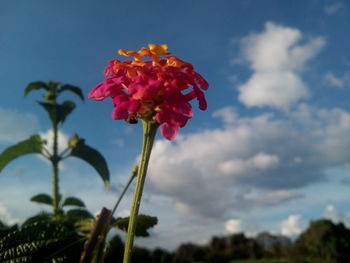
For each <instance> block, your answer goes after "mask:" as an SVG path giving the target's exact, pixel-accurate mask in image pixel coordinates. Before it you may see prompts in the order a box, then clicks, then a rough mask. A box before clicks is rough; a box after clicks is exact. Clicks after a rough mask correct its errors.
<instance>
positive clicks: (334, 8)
mask: <svg viewBox="0 0 350 263" xmlns="http://www.w3.org/2000/svg"><path fill="white" fill-rule="evenodd" d="M343 8H344V4H343V3H341V2H336V3H334V4H331V5H328V6H326V7H325V8H324V12H325V13H326V14H327V15H334V14H336V13H338V12H339V11H340V10H342V9H343Z"/></svg>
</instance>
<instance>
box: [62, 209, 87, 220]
mask: <svg viewBox="0 0 350 263" xmlns="http://www.w3.org/2000/svg"><path fill="white" fill-rule="evenodd" d="M66 217H67V220H69V221H73V222H77V221H79V220H84V219H94V216H93V215H92V214H91V213H90V212H89V211H88V210H86V209H83V208H79V209H71V210H68V211H67V213H66Z"/></svg>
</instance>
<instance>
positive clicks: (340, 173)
mask: <svg viewBox="0 0 350 263" xmlns="http://www.w3.org/2000/svg"><path fill="white" fill-rule="evenodd" d="M349 12H350V3H349V2H348V1H345V0H344V1H337V0H308V1H292V0H285V1H278V0H274V1H273V0H266V1H257V0H256V1H253V0H241V1H238V0H237V1H228V0H222V1H209V0H208V1H197V0H186V1H182V0H180V1H160V0H159V1H147V2H142V1H100V2H97V1H92V0H86V1H74V2H72V1H67V0H62V1H56V2H50V3H48V2H47V1H31V2H28V1H2V2H1V3H0V79H1V86H2V87H1V91H2V96H1V97H0V121H1V129H0V150H3V149H5V148H6V147H8V146H10V145H12V144H14V143H16V142H17V141H19V140H22V139H25V138H27V137H29V136H30V135H32V134H35V133H40V134H42V135H43V136H44V135H45V134H47V133H48V129H49V127H50V123H49V121H48V119H47V116H46V114H45V113H44V112H43V111H42V110H41V109H40V108H39V107H38V106H37V105H36V103H35V100H36V99H39V98H40V93H39V92H38V93H37V94H34V93H32V94H30V96H28V98H25V99H24V98H23V89H24V88H25V86H26V85H27V84H28V83H29V82H31V81H36V80H43V81H49V80H55V81H59V82H62V83H70V84H73V85H76V86H79V87H81V88H82V90H83V92H84V94H85V95H87V93H88V92H89V91H90V90H91V88H92V87H94V86H95V85H97V84H98V83H99V82H100V81H102V79H103V75H102V71H103V69H104V67H105V66H106V64H107V61H108V60H110V59H113V58H118V55H117V50H118V49H120V48H122V49H126V50H137V49H139V48H140V47H142V46H146V45H147V44H148V43H156V44H163V43H166V44H168V46H169V51H171V52H172V54H174V55H176V56H178V57H180V58H181V59H184V60H186V61H189V62H191V63H193V65H194V66H195V68H196V70H197V71H198V72H199V73H201V74H202V75H203V76H204V77H205V78H206V79H207V80H208V82H209V84H210V89H209V90H208V91H207V92H206V97H207V101H208V105H209V107H208V110H207V111H205V112H201V111H198V110H195V116H194V118H193V119H192V120H190V121H189V123H188V124H187V126H186V127H185V128H183V129H181V130H180V133H179V136H178V137H177V139H176V140H175V141H174V142H169V141H165V140H164V139H163V138H161V137H160V136H159V137H158V139H157V141H156V144H155V146H154V152H153V155H152V159H151V165H150V171H149V176H148V178H147V183H146V188H145V194H144V200H143V203H142V207H141V212H143V213H147V214H151V215H156V216H158V218H159V220H160V221H159V224H158V225H157V226H156V227H155V228H154V230H153V232H152V233H153V234H152V237H151V238H148V239H139V240H137V244H139V245H145V246H149V247H155V246H163V247H166V248H169V249H172V248H175V247H176V246H177V245H178V244H179V243H180V242H186V241H192V242H197V243H204V242H206V241H207V240H208V239H209V238H210V236H212V235H224V234H228V233H234V232H239V231H244V232H246V233H247V234H249V235H253V234H254V233H257V232H259V231H264V230H268V231H271V232H274V233H283V234H286V235H290V236H293V235H296V234H298V233H300V231H302V230H303V229H304V228H305V227H306V226H307V223H308V221H309V220H312V219H316V218H321V217H327V218H331V219H332V220H334V221H336V222H338V221H342V222H344V223H346V224H347V225H350V214H349V213H350V204H349V200H350V191H349V187H350V178H349V176H350V175H349V169H350V168H349V160H350V150H349V149H350V139H349V136H348V134H349V133H350V106H349V98H350V96H349V94H350V93H349V89H350V52H349V46H350V36H349V34H348V28H349V25H350V14H349ZM66 98H68V97H66ZM72 99H74V98H72ZM76 102H77V104H78V107H77V109H76V110H75V112H74V113H73V114H72V115H71V116H70V118H69V119H68V120H67V122H66V123H65V125H64V126H63V128H62V144H64V143H65V140H64V138H66V137H67V136H68V137H69V136H70V135H72V134H73V133H75V132H77V133H79V134H80V135H81V136H82V137H84V138H86V140H87V143H88V144H89V145H91V146H93V147H95V148H97V149H98V150H99V151H100V152H101V153H102V154H103V155H104V156H105V157H106V159H107V161H108V163H109V166H110V170H111V174H112V178H111V180H112V191H111V192H109V193H105V192H104V190H103V184H102V181H101V180H100V179H99V178H98V176H97V175H96V174H95V172H94V170H93V169H92V168H90V167H89V166H87V165H85V164H84V163H81V162H80V161H79V160H67V162H65V163H64V164H63V166H62V172H61V190H62V192H63V194H64V195H75V196H78V197H80V198H82V199H83V200H84V201H85V202H86V204H87V206H88V207H89V209H90V210H91V211H93V212H97V211H99V210H100V208H101V207H102V206H107V207H112V206H113V203H114V201H115V200H116V197H117V195H118V192H120V190H121V187H122V186H123V184H124V183H125V182H126V180H127V177H128V175H129V172H130V169H131V167H132V165H133V164H134V163H135V161H136V158H137V156H138V154H139V151H140V147H141V145H140V144H141V127H140V125H134V126H131V125H129V124H127V123H124V122H123V121H115V120H112V119H111V111H112V103H111V102H110V101H108V100H106V101H104V102H96V101H89V100H86V102H85V103H81V102H79V101H76ZM193 106H194V108H197V105H196V103H195V102H194V105H193ZM50 182H51V179H50V168H49V166H48V165H47V163H45V162H43V160H41V159H40V158H37V157H36V156H25V157H23V158H21V159H18V160H16V161H14V162H13V163H11V165H9V166H8V167H6V169H4V171H3V172H2V173H1V174H0V189H1V190H0V218H1V219H2V220H6V221H8V222H15V221H21V220H23V219H24V218H25V217H27V216H30V215H33V214H35V213H36V212H38V211H40V210H42V209H44V207H41V206H39V205H36V204H33V203H30V201H29V198H30V197H31V196H33V195H34V194H36V193H38V192H47V193H50V189H51V187H50ZM130 203H131V192H130V193H129V194H128V195H127V196H126V199H125V200H124V201H123V202H122V204H121V207H120V210H119V212H118V213H119V215H127V213H128V209H129V207H130Z"/></svg>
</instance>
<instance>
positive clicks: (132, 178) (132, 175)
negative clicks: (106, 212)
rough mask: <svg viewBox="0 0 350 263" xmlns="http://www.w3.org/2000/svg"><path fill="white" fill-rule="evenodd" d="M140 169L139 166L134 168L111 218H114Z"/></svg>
mask: <svg viewBox="0 0 350 263" xmlns="http://www.w3.org/2000/svg"><path fill="white" fill-rule="evenodd" d="M138 169H139V167H138V166H137V165H135V166H134V168H133V169H132V172H131V175H130V177H129V180H128V182H127V183H126V185H125V187H124V189H123V191H122V193H121V194H120V196H119V198H118V200H117V202H116V203H115V205H114V207H113V209H112V212H111V217H112V216H113V214H114V213H115V211H116V210H117V207H118V206H119V203H120V201H121V200H122V198H123V197H124V194H125V193H126V191H127V190H128V188H129V186H130V184H131V182H132V181H133V180H134V178H135V177H136V176H137V171H138Z"/></svg>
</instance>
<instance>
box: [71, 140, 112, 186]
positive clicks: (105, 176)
mask: <svg viewBox="0 0 350 263" xmlns="http://www.w3.org/2000/svg"><path fill="white" fill-rule="evenodd" d="M70 146H71V147H72V151H71V153H70V156H73V157H76V158H79V159H81V160H84V161H85V162H87V163H88V164H90V165H91V166H92V167H93V168H95V170H96V171H97V172H98V174H99V175H100V177H101V178H102V180H103V182H104V183H105V186H106V189H109V169H108V166H107V162H106V160H105V158H104V157H103V156H102V155H101V154H100V153H99V152H98V151H96V150H95V149H94V148H92V147H90V146H88V145H86V144H85V140H84V139H81V138H80V137H79V136H77V135H75V137H73V138H71V140H70Z"/></svg>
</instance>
